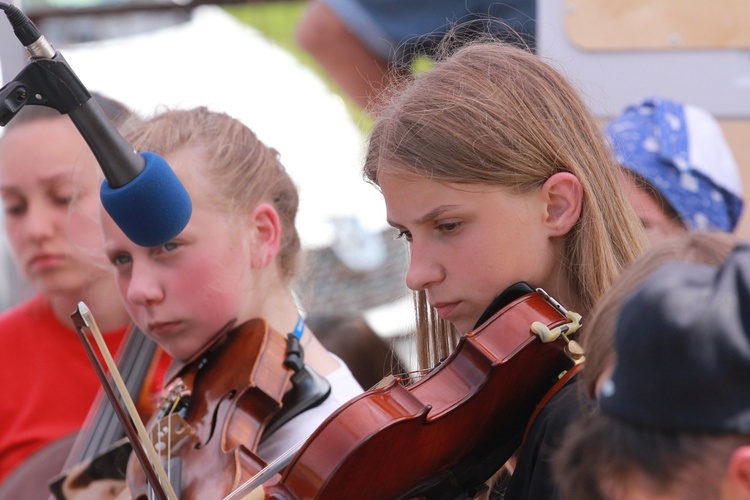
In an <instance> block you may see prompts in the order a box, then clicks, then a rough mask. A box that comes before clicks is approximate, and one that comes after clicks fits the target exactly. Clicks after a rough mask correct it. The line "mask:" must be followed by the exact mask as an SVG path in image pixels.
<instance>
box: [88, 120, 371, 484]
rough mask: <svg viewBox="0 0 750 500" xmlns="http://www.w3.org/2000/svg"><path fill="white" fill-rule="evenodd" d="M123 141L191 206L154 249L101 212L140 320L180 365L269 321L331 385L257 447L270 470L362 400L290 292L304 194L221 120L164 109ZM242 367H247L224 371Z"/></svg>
mask: <svg viewBox="0 0 750 500" xmlns="http://www.w3.org/2000/svg"><path fill="white" fill-rule="evenodd" d="M126 138H127V139H128V141H129V143H130V144H131V145H132V146H133V147H134V148H135V149H137V150H140V151H153V152H155V153H157V154H159V155H161V156H162V157H164V158H165V159H166V160H167V162H168V163H169V164H170V166H171V167H172V169H173V170H174V171H175V173H176V174H177V175H178V177H179V178H180V180H181V181H182V183H183V184H184V185H185V187H186V189H187V190H188V192H189V193H190V196H191V199H192V203H193V212H192V216H191V219H190V222H189V223H188V225H187V226H186V227H185V229H184V230H183V231H182V233H180V234H179V235H178V236H177V237H175V238H174V239H173V240H172V241H169V242H167V243H165V244H163V245H161V246H158V247H151V248H147V247H140V246H138V245H136V244H134V243H132V242H131V241H130V240H129V239H128V238H127V237H126V236H125V235H124V234H123V232H122V231H121V230H120V229H119V228H118V227H117V225H116V224H115V223H114V222H113V221H112V220H111V219H110V218H109V217H108V216H107V215H106V214H105V213H104V212H102V213H103V215H102V227H103V231H104V239H105V250H106V254H107V256H108V258H109V260H110V262H111V264H112V266H113V267H114V269H115V275H116V280H117V285H118V287H119V290H120V294H121V296H122V298H123V301H124V302H125V306H126V308H127V310H128V313H129V314H130V316H131V317H132V318H133V321H134V322H135V323H136V324H137V325H138V326H139V327H141V328H142V329H143V331H144V332H145V333H146V335H148V336H149V337H151V338H152V339H154V340H155V341H156V342H157V343H158V344H159V345H160V346H162V347H163V348H164V350H165V351H166V352H168V353H169V354H171V355H172V356H173V357H174V359H175V360H176V362H178V363H179V362H186V361H188V360H191V359H192V358H194V357H195V355H196V353H198V352H200V351H201V350H202V349H204V348H205V347H206V346H207V345H209V344H211V342H212V341H214V340H215V339H216V338H217V335H219V334H220V333H221V332H223V331H227V330H231V329H233V328H235V327H239V326H241V325H243V324H244V323H246V322H247V321H249V320H252V319H254V318H263V319H264V320H265V321H266V322H267V323H268V325H269V326H270V327H271V329H273V330H274V334H276V335H280V336H282V337H283V338H284V339H286V338H287V334H288V333H292V332H294V334H295V336H297V337H298V338H299V341H300V343H301V345H302V348H303V351H304V363H305V364H306V365H308V366H309V367H310V368H311V369H312V370H313V371H314V372H315V373H317V374H318V375H320V376H322V377H324V378H325V379H326V380H327V381H328V383H329V384H330V387H331V392H330V395H329V396H328V397H326V398H325V399H324V400H323V401H322V403H319V404H318V406H315V407H314V408H309V409H306V410H305V411H303V412H302V413H301V414H300V415H298V416H296V417H294V418H292V419H291V420H290V421H288V422H287V423H286V424H285V425H283V426H281V428H279V429H278V430H276V431H275V432H273V434H272V435H270V436H269V437H268V439H261V443H260V446H259V448H258V449H257V450H253V451H255V452H257V454H258V455H259V456H260V457H261V458H263V459H264V460H266V461H270V460H272V459H274V458H276V457H277V456H279V455H280V454H281V453H282V452H284V451H286V450H287V449H289V448H291V447H293V445H295V444H297V443H298V442H299V441H300V440H302V439H304V438H306V437H307V436H308V435H309V434H310V433H311V432H312V431H313V430H314V429H315V428H316V427H317V425H318V424H319V423H320V422H321V421H322V420H323V419H324V418H325V417H326V416H327V415H328V414H329V413H331V412H332V411H333V410H334V409H336V408H337V407H338V406H339V405H341V404H342V403H344V402H345V401H347V400H349V399H350V398H352V397H354V396H355V395H357V394H359V393H360V392H361V391H362V389H361V387H360V386H359V385H358V384H357V382H356V381H355V379H354V378H353V376H352V375H351V373H350V372H349V370H348V368H347V367H346V366H345V365H344V364H343V362H342V361H341V360H340V359H339V358H337V357H336V356H335V355H333V354H331V353H330V352H328V351H327V350H326V349H325V348H324V347H323V346H322V345H321V344H320V342H319V341H318V340H317V339H316V337H315V335H314V334H313V333H312V332H311V331H310V330H309V329H308V328H307V327H306V326H305V325H304V322H303V321H302V318H301V316H300V311H299V310H298V308H297V305H296V303H295V300H294V296H293V294H292V290H291V288H290V281H291V279H292V278H293V276H294V273H295V271H296V269H297V265H298V259H299V253H300V239H299V236H298V234H297V230H296V228H295V216H296V212H297V203H298V195H297V190H296V188H295V186H294V184H293V182H292V180H291V178H290V177H289V175H288V174H287V172H286V171H285V169H284V167H283V166H282V164H281V163H280V161H279V155H278V153H277V152H276V151H275V150H273V149H272V148H270V147H268V146H266V145H265V144H263V143H262V142H261V141H260V140H258V138H257V137H256V136H255V134H254V133H253V132H252V131H251V130H250V129H248V128H247V127H246V126H245V125H243V124H242V123H240V122H239V121H237V120H235V119H234V118H231V117H230V116H228V115H226V114H223V113H217V112H212V111H210V110H208V109H206V108H196V109H191V110H171V111H166V112H164V113H162V114H160V115H157V116H155V117H154V118H152V119H150V120H148V121H147V122H146V123H144V124H143V125H142V126H141V127H139V128H138V129H136V130H135V131H134V132H133V133H132V134H130V135H128V136H126ZM241 369H247V367H242V366H236V365H227V366H222V367H221V370H222V371H232V370H241ZM277 369H278V370H286V369H287V368H285V367H284V366H283V365H282V364H281V363H279V364H278V366H277ZM252 439H254V438H253V437H248V441H251V440H252ZM131 462H132V459H131ZM219 493H220V492H217V497H219Z"/></svg>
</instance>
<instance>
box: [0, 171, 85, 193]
mask: <svg viewBox="0 0 750 500" xmlns="http://www.w3.org/2000/svg"><path fill="white" fill-rule="evenodd" d="M62 182H69V183H70V184H73V180H72V178H71V176H70V174H69V173H67V172H64V173H63V172H61V173H58V174H54V175H51V176H49V177H47V178H44V179H42V180H41V183H40V184H42V185H44V186H54V185H57V184H60V183H62ZM0 190H2V191H6V192H9V191H18V187H17V186H16V185H14V184H11V185H4V184H0Z"/></svg>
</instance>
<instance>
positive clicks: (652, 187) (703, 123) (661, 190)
mask: <svg viewBox="0 0 750 500" xmlns="http://www.w3.org/2000/svg"><path fill="white" fill-rule="evenodd" d="M605 134H606V135H607V137H608V139H609V140H610V142H611V145H612V148H613V150H614V154H615V156H616V159H617V162H618V163H619V164H620V165H621V166H622V167H623V172H624V173H625V175H623V184H624V188H625V191H626V195H627V197H628V199H629V201H630V203H631V204H632V205H633V208H635V210H636V212H637V213H638V215H639V217H640V218H641V221H642V222H643V224H644V226H645V228H646V230H647V232H648V233H649V238H650V239H651V241H652V242H655V241H659V240H661V239H663V238H665V237H669V236H674V235H677V234H681V233H684V232H685V231H695V230H699V231H725V232H732V231H734V230H735V228H736V227H737V222H738V221H739V218H740V215H741V214H742V206H743V200H742V198H743V195H742V182H741V178H740V173H739V169H738V167H737V163H736V161H735V158H734V156H733V154H732V151H731V149H730V147H729V145H728V143H727V141H726V139H725V137H724V135H723V133H722V130H721V127H720V126H719V124H718V123H717V121H716V120H715V119H714V117H713V116H712V115H711V114H710V113H708V112H707V111H706V110H704V109H702V108H699V107H697V106H693V105H690V104H684V103H679V102H676V101H673V100H670V99H666V98H662V97H651V98H648V99H645V100H643V101H641V102H639V103H637V104H634V105H631V106H628V107H627V108H625V109H624V110H623V112H622V113H621V114H620V115H619V116H617V117H615V118H614V119H612V120H611V121H610V122H609V123H608V124H607V125H606V127H605Z"/></svg>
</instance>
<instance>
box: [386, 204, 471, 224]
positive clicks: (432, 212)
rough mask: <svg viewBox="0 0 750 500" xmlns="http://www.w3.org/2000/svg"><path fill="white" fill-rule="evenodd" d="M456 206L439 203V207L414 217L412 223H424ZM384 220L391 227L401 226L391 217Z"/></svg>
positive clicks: (456, 206)
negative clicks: (416, 217)
mask: <svg viewBox="0 0 750 500" xmlns="http://www.w3.org/2000/svg"><path fill="white" fill-rule="evenodd" d="M457 208H459V206H458V205H440V206H439V207H435V208H433V209H432V210H430V211H429V212H427V213H426V214H424V215H423V216H422V217H419V218H418V219H416V220H415V221H414V223H415V224H417V225H419V224H424V223H426V222H430V221H432V220H435V219H437V218H438V217H440V216H441V215H442V214H444V213H445V212H447V211H449V210H455V209H457ZM386 221H387V222H388V224H390V225H391V226H393V227H401V225H400V224H398V223H396V222H394V221H392V220H391V219H386Z"/></svg>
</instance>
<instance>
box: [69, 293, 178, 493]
mask: <svg viewBox="0 0 750 500" xmlns="http://www.w3.org/2000/svg"><path fill="white" fill-rule="evenodd" d="M70 317H71V318H72V320H73V325H74V326H75V328H76V332H78V337H79V338H80V339H81V343H82V344H83V347H84V349H85V350H86V354H87V355H88V357H89V360H90V361H91V364H92V365H93V366H94V370H95V371H96V374H97V376H98V377H99V381H100V382H101V384H102V387H103V388H104V392H105V393H106V394H107V397H108V398H109V401H110V402H111V403H112V406H113V407H114V409H115V412H116V413H117V418H118V419H119V420H120V423H121V424H122V426H123V428H124V429H125V434H126V435H127V436H128V439H130V442H131V443H132V444H133V452H134V453H135V454H136V457H137V458H138V461H139V462H140V463H141V466H142V467H143V470H144V471H145V473H146V477H147V478H148V481H149V483H150V484H151V487H152V488H153V489H154V495H155V496H156V497H157V498H158V499H159V500H177V495H176V494H175V492H174V489H173V488H172V483H171V482H170V481H169V478H168V477H167V473H166V471H165V470H164V466H163V465H162V463H161V460H160V459H159V456H158V454H157V452H156V450H155V449H154V445H153V444H152V443H151V440H150V439H149V437H148V433H147V432H146V427H145V426H144V425H143V421H142V420H141V417H140V415H138V411H137V410H136V408H135V404H134V403H133V400H132V398H131V397H130V393H129V392H128V390H127V387H126V386H125V382H124V381H123V379H122V376H121V375H120V372H119V370H118V369H117V364H116V363H115V360H114V359H113V358H112V354H111V353H110V352H109V349H108V348H107V344H106V343H105V342H104V337H102V334H101V331H100V330H99V327H98V326H97V324H96V320H94V315H93V314H92V313H91V310H90V309H89V308H88V306H87V305H86V304H85V303H83V302H79V303H78V307H77V308H76V310H75V312H73V314H71V315H70ZM83 328H88V329H89V331H90V332H91V334H92V336H93V337H94V340H95V341H96V344H97V346H98V348H99V352H100V353H101V355H102V357H103V358H104V362H105V363H106V365H107V368H108V369H109V373H110V374H111V376H112V377H111V380H110V379H109V378H107V375H106V373H105V371H104V367H103V366H102V365H101V363H100V361H99V358H98V357H97V356H96V353H95V352H94V348H93V346H92V345H91V342H90V341H89V339H88V337H87V336H86V334H85V333H84V332H83ZM112 381H114V383H115V385H116V386H117V389H118V391H119V392H120V396H121V397H122V401H123V403H124V404H125V407H126V408H127V413H126V411H125V409H123V407H122V406H121V405H120V401H119V400H118V399H117V395H116V394H115V390H114V387H113V386H112ZM139 437H140V439H139Z"/></svg>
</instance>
